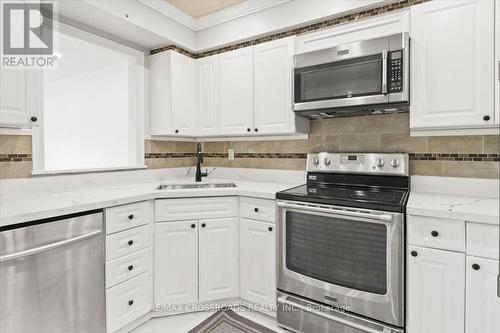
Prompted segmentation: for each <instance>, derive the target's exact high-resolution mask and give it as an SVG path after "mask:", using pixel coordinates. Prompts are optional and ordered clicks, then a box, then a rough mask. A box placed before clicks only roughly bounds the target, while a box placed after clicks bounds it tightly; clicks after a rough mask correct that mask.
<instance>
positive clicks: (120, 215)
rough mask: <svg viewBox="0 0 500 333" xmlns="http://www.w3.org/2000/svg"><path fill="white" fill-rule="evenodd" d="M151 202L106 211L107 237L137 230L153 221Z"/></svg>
mask: <svg viewBox="0 0 500 333" xmlns="http://www.w3.org/2000/svg"><path fill="white" fill-rule="evenodd" d="M151 208H152V204H151V202H150V201H143V202H138V203H134V204H130V205H123V206H117V207H112V208H108V209H106V235H109V234H112V233H115V232H118V231H122V230H126V229H131V228H135V227H138V226H141V225H144V224H147V223H149V222H150V221H151Z"/></svg>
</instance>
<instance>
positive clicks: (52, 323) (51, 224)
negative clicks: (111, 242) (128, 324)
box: [0, 211, 106, 333]
mask: <svg viewBox="0 0 500 333" xmlns="http://www.w3.org/2000/svg"><path fill="white" fill-rule="evenodd" d="M102 224H103V219H102V213H101V212H96V211H94V212H91V213H86V214H75V215H72V216H66V217H64V219H47V220H40V221H35V222H29V223H24V224H21V225H14V226H12V227H3V228H0V332H9V333H21V332H22V333H44V332H50V333H58V332H65V333H66V332H72V333H83V332H85V333H100V332H105V330H106V325H105V287H104V252H103V242H104V240H103V235H102V229H103V227H102Z"/></svg>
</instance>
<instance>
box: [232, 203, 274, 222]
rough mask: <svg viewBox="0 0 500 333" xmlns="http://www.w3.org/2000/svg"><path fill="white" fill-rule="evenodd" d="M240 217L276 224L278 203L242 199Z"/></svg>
mask: <svg viewBox="0 0 500 333" xmlns="http://www.w3.org/2000/svg"><path fill="white" fill-rule="evenodd" d="M240 217H244V218H248V219H253V220H260V221H265V222H276V202H275V201H274V200H266V199H256V198H246V197H242V198H240Z"/></svg>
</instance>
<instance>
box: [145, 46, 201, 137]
mask: <svg viewBox="0 0 500 333" xmlns="http://www.w3.org/2000/svg"><path fill="white" fill-rule="evenodd" d="M195 95H196V94H195V63H194V59H191V58H189V57H186V56H184V55H182V54H180V53H177V52H175V51H166V52H161V53H157V54H154V55H152V56H151V57H150V71H149V110H150V112H149V123H150V126H149V130H150V134H151V135H164V136H194V135H195V130H196V128H195V107H196V105H195Z"/></svg>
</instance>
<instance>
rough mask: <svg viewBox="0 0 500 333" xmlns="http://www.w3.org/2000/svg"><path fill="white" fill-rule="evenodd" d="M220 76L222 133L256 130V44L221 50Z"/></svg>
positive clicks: (235, 133) (239, 134) (229, 133)
mask: <svg viewBox="0 0 500 333" xmlns="http://www.w3.org/2000/svg"><path fill="white" fill-rule="evenodd" d="M219 80H220V81H219V82H220V92H219V96H220V97H219V102H220V134H221V135H235V136H242V135H247V134H251V133H253V132H254V128H253V46H249V47H245V48H242V49H238V50H234V51H229V52H226V53H222V54H220V55H219Z"/></svg>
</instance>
